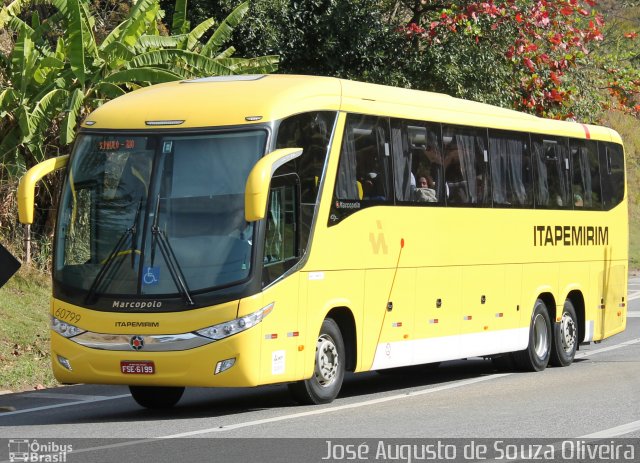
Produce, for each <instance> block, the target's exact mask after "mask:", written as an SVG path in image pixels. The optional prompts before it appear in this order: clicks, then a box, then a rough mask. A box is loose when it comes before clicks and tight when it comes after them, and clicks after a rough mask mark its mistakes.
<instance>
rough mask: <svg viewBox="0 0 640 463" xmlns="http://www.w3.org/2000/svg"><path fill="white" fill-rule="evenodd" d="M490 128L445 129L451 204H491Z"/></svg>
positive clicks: (445, 169) (446, 165)
mask: <svg viewBox="0 0 640 463" xmlns="http://www.w3.org/2000/svg"><path fill="white" fill-rule="evenodd" d="M485 136H486V130H481V129H470V128H466V127H447V126H445V127H444V128H443V137H442V143H443V155H444V157H443V163H444V179H445V182H446V184H445V194H446V197H447V204H451V205H470V204H475V205H487V204H489V205H490V204H491V196H490V184H489V175H488V174H489V168H488V166H489V163H488V160H489V159H488V157H489V155H488V152H487V144H486V140H485Z"/></svg>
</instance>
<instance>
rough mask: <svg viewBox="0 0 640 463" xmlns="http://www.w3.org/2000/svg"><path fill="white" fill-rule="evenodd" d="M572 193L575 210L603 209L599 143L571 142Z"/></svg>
mask: <svg viewBox="0 0 640 463" xmlns="http://www.w3.org/2000/svg"><path fill="white" fill-rule="evenodd" d="M570 147H571V166H572V169H573V171H572V175H571V179H572V180H571V191H572V194H573V207H574V209H601V208H602V200H601V192H600V166H599V162H598V143H597V142H594V141H587V140H571V143H570Z"/></svg>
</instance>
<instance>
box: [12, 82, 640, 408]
mask: <svg viewBox="0 0 640 463" xmlns="http://www.w3.org/2000/svg"><path fill="white" fill-rule="evenodd" d="M61 167H66V171H67V176H66V181H65V185H64V188H63V192H62V195H61V200H60V206H59V216H58V221H57V229H56V235H55V257H54V262H53V299H52V303H51V320H52V331H53V332H52V335H51V336H52V341H51V355H52V363H53V369H54V372H55V376H56V377H57V378H58V380H60V381H61V382H63V383H78V382H83V383H101V384H126V385H129V386H130V388H131V392H132V395H133V397H134V398H135V399H136V400H137V401H138V402H139V403H140V404H142V405H144V406H147V407H167V406H172V405H173V404H175V403H176V402H177V401H178V400H179V398H180V396H181V394H182V392H183V389H184V387H185V386H224V387H228V386H257V385H263V384H270V383H289V384H290V389H291V391H292V393H293V394H294V396H295V397H296V398H297V399H298V400H299V401H301V402H307V403H323V402H328V401H331V400H333V399H334V398H335V397H336V396H337V394H338V392H339V390H340V386H341V384H342V379H343V376H344V372H345V371H355V372H359V371H368V370H384V369H388V368H394V367H404V366H410V365H420V364H431V363H437V362H440V361H444V360H450V359H457V358H465V357H472V356H484V357H491V358H493V359H494V360H495V361H496V363H498V364H499V365H501V366H507V367H514V368H521V369H527V370H533V371H538V370H542V369H544V368H545V367H546V366H547V364H548V363H549V362H550V363H552V364H554V365H561V366H564V365H569V364H570V363H571V362H572V361H573V358H574V355H575V352H576V349H577V347H578V345H579V344H580V343H583V342H590V341H598V340H602V339H604V338H606V337H608V336H611V335H613V334H616V333H619V332H620V331H622V330H624V328H625V325H626V300H625V296H626V283H627V281H626V279H627V241H628V237H627V233H628V231H627V200H626V190H625V177H624V157H623V149H622V145H621V140H620V137H619V136H618V134H616V133H615V132H614V131H612V130H610V129H607V128H603V127H596V126H590V125H589V126H588V125H583V124H579V123H574V122H559V121H550V120H544V119H539V118H536V117H533V116H530V115H525V114H521V113H517V112H514V111H510V110H505V109H501V108H496V107H493V106H488V105H484V104H479V103H474V102H469V101H462V100H458V99H455V98H451V97H448V96H445V95H440V94H433V93H426V92H418V91H411V90H404V89H397V88H390V87H383V86H377V85H371V84H364V83H358V82H350V81H344V80H338V79H333V78H321V77H304V76H284V75H267V76H236V77H216V78H207V79H197V80H191V81H182V82H175V83H169V84H163V85H157V86H153V87H149V88H144V89H141V90H137V91H135V92H132V93H131V94H128V95H125V96H122V97H120V98H117V99H115V100H113V101H111V102H109V103H107V104H105V105H104V106H102V107H100V108H99V109H97V110H96V111H94V112H93V113H92V114H90V115H89V116H88V117H87V119H86V120H85V121H84V122H83V124H82V126H81V128H80V130H79V133H78V136H77V141H76V143H75V146H74V149H73V153H72V154H71V156H70V157H69V158H68V159H67V157H61V158H56V159H51V160H49V161H46V162H45V163H43V164H40V165H38V166H36V167H34V168H33V169H32V170H30V171H29V173H28V174H27V175H26V176H25V177H24V178H23V180H22V183H21V185H20V189H19V197H20V213H21V220H22V221H23V222H24V223H30V222H31V221H32V215H33V188H34V184H35V182H37V180H38V179H39V178H41V177H42V176H43V175H46V174H47V173H48V172H51V171H53V170H54V169H57V168H61Z"/></svg>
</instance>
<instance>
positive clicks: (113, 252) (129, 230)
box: [84, 198, 142, 304]
mask: <svg viewBox="0 0 640 463" xmlns="http://www.w3.org/2000/svg"><path fill="white" fill-rule="evenodd" d="M141 210H142V198H140V202H139V203H138V209H137V210H136V215H135V217H134V218H133V224H131V226H130V227H129V228H127V229H126V230H125V231H124V233H123V234H122V235H120V238H119V239H118V242H117V243H116V245H115V246H114V247H113V249H112V250H111V252H110V253H109V257H107V260H106V261H105V263H104V265H103V266H102V268H101V269H100V271H99V272H98V274H97V275H96V277H95V279H94V280H93V283H91V287H90V288H89V293H87V297H86V298H85V300H84V303H85V304H89V303H93V302H94V296H95V293H96V290H97V289H98V287H99V285H100V283H102V280H104V278H105V276H106V275H107V273H108V272H109V270H110V269H111V267H112V266H113V262H114V261H115V260H116V257H118V254H119V253H120V251H122V248H123V247H124V244H125V243H126V241H127V237H129V236H131V250H130V252H131V267H132V268H133V265H134V253H135V246H136V243H135V242H136V237H137V232H136V230H137V227H138V219H139V218H140V211H141Z"/></svg>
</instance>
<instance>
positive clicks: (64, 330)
mask: <svg viewBox="0 0 640 463" xmlns="http://www.w3.org/2000/svg"><path fill="white" fill-rule="evenodd" d="M51 329H52V330H53V331H55V332H56V333H58V334H59V335H61V336H64V337H65V338H72V337H74V336H77V335H79V334H81V333H84V330H81V329H80V328H78V327H77V326H74V325H71V324H69V323H66V322H63V321H62V320H58V319H57V318H56V317H51Z"/></svg>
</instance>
